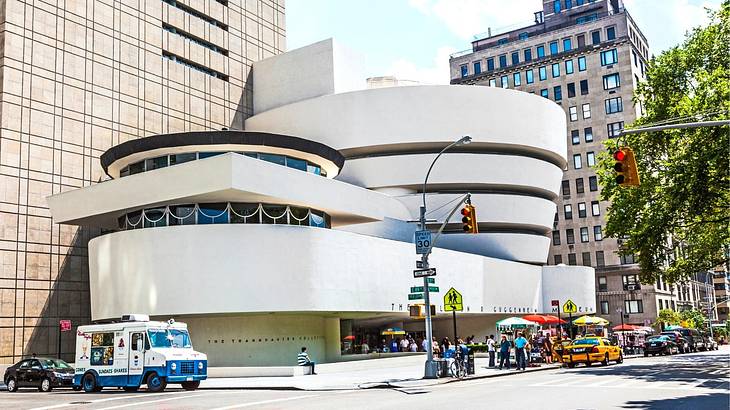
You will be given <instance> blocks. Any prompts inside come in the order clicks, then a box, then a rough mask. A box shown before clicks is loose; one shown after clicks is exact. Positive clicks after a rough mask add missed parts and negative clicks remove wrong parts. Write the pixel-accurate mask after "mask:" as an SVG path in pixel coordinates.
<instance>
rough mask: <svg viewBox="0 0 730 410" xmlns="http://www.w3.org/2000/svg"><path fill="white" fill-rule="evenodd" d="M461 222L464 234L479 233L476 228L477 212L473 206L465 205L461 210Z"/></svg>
mask: <svg viewBox="0 0 730 410" xmlns="http://www.w3.org/2000/svg"><path fill="white" fill-rule="evenodd" d="M461 215H462V218H461V222H462V224H463V229H464V232H466V233H479V227H478V226H477V210H476V208H474V205H472V204H470V203H467V204H466V205H464V208H463V209H462V210H461Z"/></svg>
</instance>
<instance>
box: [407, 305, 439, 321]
mask: <svg viewBox="0 0 730 410" xmlns="http://www.w3.org/2000/svg"><path fill="white" fill-rule="evenodd" d="M408 312H409V316H411V317H415V318H418V319H423V318H425V317H426V305H425V304H416V305H409V306H408ZM431 316H436V305H431Z"/></svg>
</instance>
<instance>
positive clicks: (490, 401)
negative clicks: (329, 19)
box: [0, 349, 730, 410]
mask: <svg viewBox="0 0 730 410" xmlns="http://www.w3.org/2000/svg"><path fill="white" fill-rule="evenodd" d="M728 353H730V349H723V350H720V351H715V352H701V353H694V354H686V355H675V356H671V357H667V356H663V357H656V358H653V357H650V358H648V359H644V358H641V359H634V360H627V361H626V362H624V364H622V365H616V364H612V365H610V366H608V367H602V366H593V367H590V368H587V367H584V366H580V367H577V368H575V369H555V370H547V371H542V372H533V373H518V372H516V371H510V372H511V375H510V376H509V377H497V378H488V379H478V380H471V381H463V382H458V383H449V384H441V385H436V386H429V387H418V388H407V389H368V390H357V391H323V392H318V391H315V392H307V391H275V390H198V391H195V392H185V391H182V390H176V389H169V391H166V392H165V393H157V394H151V393H144V392H140V393H125V392H121V391H116V390H108V391H103V392H101V393H97V394H87V393H80V392H72V391H68V390H64V391H62V390H56V391H53V392H51V393H39V392H37V391H34V390H25V391H20V392H17V393H8V392H0V408H2V409H15V408H18V409H36V408H48V409H74V408H81V409H141V408H144V409H216V410H224V409H225V410H229V409H240V408H255V409H317V410H321V409H337V410H341V409H392V408H407V409H439V410H441V409H449V410H451V409H463V408H466V409H470V410H471V409H486V408H490V409H494V408H519V409H529V408H538V409H541V410H542V409H672V410H675V409H693V410H694V409H702V410H714V409H718V410H727V409H729V408H730V355H728ZM505 372H507V371H505ZM313 377H315V376H313Z"/></svg>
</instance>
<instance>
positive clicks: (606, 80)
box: [603, 73, 621, 90]
mask: <svg viewBox="0 0 730 410" xmlns="http://www.w3.org/2000/svg"><path fill="white" fill-rule="evenodd" d="M619 86H621V80H620V78H619V75H618V73H614V74H609V75H604V76H603V89H604V90H612V89H614V88H618V87H619Z"/></svg>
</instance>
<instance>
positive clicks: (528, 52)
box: [525, 48, 532, 61]
mask: <svg viewBox="0 0 730 410" xmlns="http://www.w3.org/2000/svg"><path fill="white" fill-rule="evenodd" d="M525 61H532V49H531V48H527V49H525Z"/></svg>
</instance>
